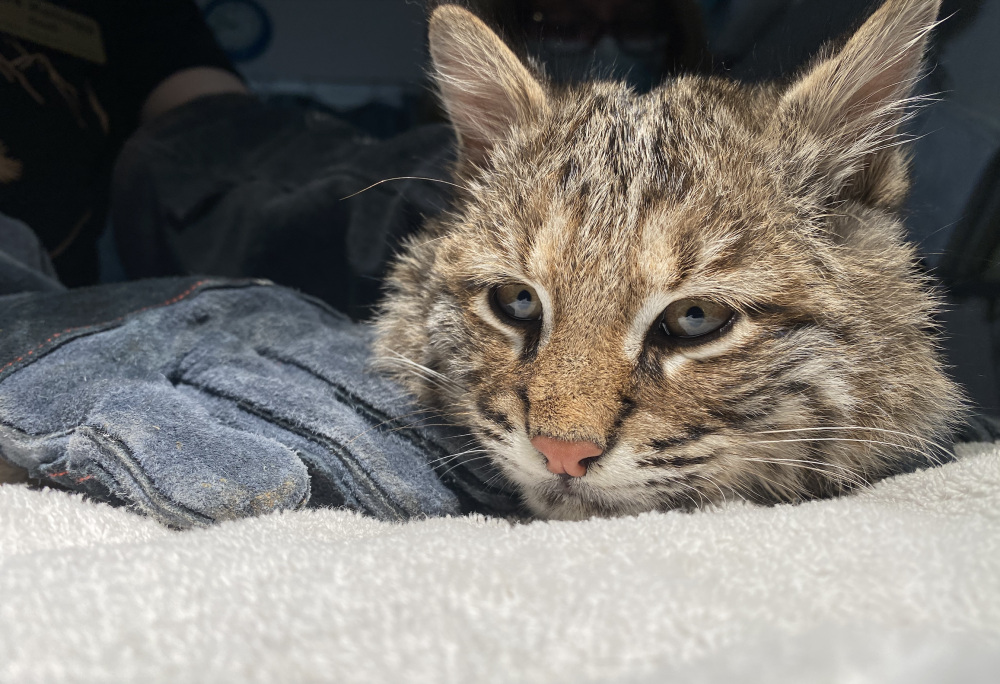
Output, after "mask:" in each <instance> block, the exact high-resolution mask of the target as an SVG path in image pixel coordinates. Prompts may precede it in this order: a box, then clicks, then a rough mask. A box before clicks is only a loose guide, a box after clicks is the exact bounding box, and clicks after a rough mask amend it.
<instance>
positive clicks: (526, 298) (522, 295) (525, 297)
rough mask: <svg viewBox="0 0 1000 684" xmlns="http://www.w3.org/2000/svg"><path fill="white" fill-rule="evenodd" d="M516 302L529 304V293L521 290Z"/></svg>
mask: <svg viewBox="0 0 1000 684" xmlns="http://www.w3.org/2000/svg"><path fill="white" fill-rule="evenodd" d="M517 301H519V302H530V301H531V293H530V292H528V291H527V290H521V291H520V292H518V293H517Z"/></svg>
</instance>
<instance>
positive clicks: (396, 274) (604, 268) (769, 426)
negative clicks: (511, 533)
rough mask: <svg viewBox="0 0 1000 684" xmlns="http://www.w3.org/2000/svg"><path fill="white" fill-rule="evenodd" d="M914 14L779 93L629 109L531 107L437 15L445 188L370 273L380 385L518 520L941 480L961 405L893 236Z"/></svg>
mask: <svg viewBox="0 0 1000 684" xmlns="http://www.w3.org/2000/svg"><path fill="white" fill-rule="evenodd" d="M938 2H939V0H889V2H887V3H886V4H885V5H883V6H882V7H881V8H880V9H879V10H878V11H876V12H875V14H874V15H872V17H871V18H870V19H869V20H868V21H867V22H866V23H865V24H864V25H863V26H862V27H861V28H860V29H859V31H858V32H857V33H856V34H855V35H854V36H853V37H852V38H851V39H850V40H849V41H847V42H846V44H844V45H843V46H842V47H841V48H840V49H836V50H833V49H831V50H828V51H827V52H826V53H825V54H824V55H823V56H821V57H820V58H818V59H817V61H816V62H815V63H814V64H813V65H812V67H811V68H809V69H808V70H807V71H806V72H805V73H803V74H802V75H800V76H799V78H798V79H797V80H793V81H792V82H791V83H790V84H785V85H781V86H779V85H771V86H766V87H760V86H755V87H748V86H744V85H740V84H738V83H733V82H729V81H725V80H720V79H714V78H696V77H683V78H678V79H676V80H673V81H671V82H668V83H666V84H664V85H663V86H661V87H659V88H658V89H656V90H654V91H652V92H650V93H648V94H644V95H637V94H635V93H633V92H632V91H630V90H629V89H628V88H627V87H626V86H623V85H621V84H618V83H612V82H600V81H595V82H591V83H587V84H584V85H581V86H575V87H573V88H570V89H556V88H554V87H551V86H549V85H548V84H547V83H546V82H545V81H544V79H543V78H542V77H540V76H539V75H537V74H535V73H533V72H532V71H531V70H529V68H528V67H526V66H525V65H524V64H522V63H521V62H520V61H519V60H518V59H517V58H516V57H515V56H514V55H513V53H512V52H511V51H510V50H509V49H508V48H507V47H506V46H505V45H504V44H503V43H502V42H501V41H500V39H499V38H497V36H496V35H495V34H493V33H492V32H491V31H490V30H489V29H488V28H487V27H486V26H485V25H484V24H483V23H482V22H480V21H479V20H478V19H476V18H475V17H474V16H473V15H471V14H470V13H469V12H467V11H465V10H463V9H461V8H458V7H456V6H451V5H445V6H442V7H439V8H438V9H437V10H435V12H434V14H433V16H432V18H431V24H430V45H431V52H432V56H433V59H434V64H435V69H436V74H437V79H438V83H439V87H440V89H441V94H442V99H443V101H444V103H445V106H446V107H447V109H448V112H449V115H450V117H451V120H452V122H453V124H454V126H455V130H456V132H457V134H458V139H459V149H460V158H459V161H458V162H457V165H456V172H455V183H456V184H457V185H459V186H461V190H460V191H459V195H458V198H457V199H456V201H455V204H454V206H453V208H452V210H451V211H450V213H448V214H446V215H445V216H443V217H441V218H438V219H435V220H433V221H431V222H430V223H429V224H428V225H427V226H426V227H425V230H424V231H423V232H422V234H420V235H419V236H417V237H416V238H415V239H413V240H412V241H411V242H410V243H409V244H408V245H407V246H406V248H405V250H404V251H403V253H402V254H401V256H400V257H399V259H398V261H397V262H396V264H395V266H394V269H393V271H392V273H391V277H390V279H389V292H388V295H387V298H386V300H385V302H384V305H383V310H382V313H381V315H380V318H379V319H378V322H377V327H378V333H379V336H378V341H377V345H376V355H377V357H378V359H379V361H380V363H381V364H382V365H383V367H385V368H387V369H389V370H390V371H392V372H393V373H395V374H396V375H397V376H398V377H399V378H400V379H401V380H403V381H404V382H405V383H406V384H407V385H408V386H409V387H410V388H411V389H412V391H413V392H415V393H416V394H417V395H418V397H419V398H420V399H421V400H422V401H423V402H425V403H426V404H427V405H428V406H431V407H433V408H434V409H436V410H438V411H440V412H441V413H442V414H444V415H445V416H446V417H447V418H448V419H449V420H450V421H452V422H454V423H457V424H458V425H461V426H463V427H464V428H467V429H468V430H469V431H470V432H471V434H473V435H474V436H475V438H476V440H477V441H478V443H479V446H480V447H481V452H482V453H485V454H486V455H488V457H489V458H490V459H491V460H492V461H493V462H494V464H495V465H496V466H497V467H498V468H499V470H500V471H501V472H502V473H503V476H504V477H505V478H506V479H507V480H508V481H509V483H510V484H511V485H512V486H513V487H515V488H516V490H517V491H518V492H519V493H520V495H521V496H522V497H523V500H524V502H525V504H526V506H527V507H528V508H529V509H530V510H531V512H532V513H533V514H535V515H538V516H541V517H547V518H562V519H579V518H586V517H589V516H592V515H623V514H634V513H639V512H642V511H649V510H664V509H671V508H677V507H691V506H701V505H706V504H713V503H720V502H723V501H727V500H733V499H737V500H738V499H745V500H748V501H753V502H760V503H773V502H782V501H800V500H803V499H807V498H813V497H820V496H830V495H836V494H839V493H842V492H845V491H848V490H850V489H852V488H856V487H858V486H864V485H866V484H868V483H870V482H872V481H874V480H876V479H878V478H882V477H885V476H887V475H889V474H892V473H895V472H900V471H902V470H906V469H909V468H912V467H914V466H916V465H924V464H928V463H931V462H933V461H934V459H935V458H938V457H941V456H942V451H943V450H942V449H941V447H940V446H938V444H939V441H940V440H941V439H942V437H943V436H944V435H945V434H946V433H947V430H948V427H949V425H950V424H951V423H952V422H953V420H954V419H955V416H956V412H957V411H958V410H959V408H960V406H961V397H960V392H959V390H958V389H957V388H956V387H955V386H954V385H953V384H952V383H951V381H949V380H948V378H947V377H946V376H945V374H944V373H943V371H942V366H941V362H940V360H939V358H938V354H937V351H936V348H935V342H934V336H933V335H934V333H933V326H932V317H933V314H934V310H935V306H936V302H935V300H934V297H933V296H932V294H930V293H929V290H928V286H927V283H926V282H925V280H924V279H923V278H922V277H921V276H920V275H919V274H918V272H917V271H916V270H915V268H914V262H915V254H914V251H913V249H912V248H911V247H910V246H909V245H907V244H906V243H905V242H904V240H903V237H902V236H903V229H902V227H901V225H900V223H899V221H898V219H897V217H896V215H895V213H894V212H895V211H896V210H897V209H898V207H899V205H900V202H901V201H902V199H903V198H904V195H905V192H906V190H907V185H908V180H907V174H906V157H905V152H904V150H903V149H902V148H901V147H900V145H899V142H900V138H899V133H898V128H899V125H900V124H901V122H902V120H903V119H904V118H905V117H906V116H908V114H907V112H908V111H909V105H910V104H911V101H910V100H909V99H908V98H909V91H910V88H911V85H912V82H913V80H914V79H915V78H916V77H917V75H918V74H919V69H920V62H921V57H922V53H923V50H924V44H925V41H926V38H927V34H928V32H929V30H930V28H931V26H932V24H933V22H934V19H935V16H936V14H937V10H938ZM474 457H476V456H470V458H474Z"/></svg>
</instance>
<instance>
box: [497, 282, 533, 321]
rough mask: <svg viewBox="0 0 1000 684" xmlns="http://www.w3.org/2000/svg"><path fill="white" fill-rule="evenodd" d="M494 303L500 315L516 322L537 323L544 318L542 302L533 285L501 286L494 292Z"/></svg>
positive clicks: (510, 284)
mask: <svg viewBox="0 0 1000 684" xmlns="http://www.w3.org/2000/svg"><path fill="white" fill-rule="evenodd" d="M493 301H494V302H495V303H496V306H497V309H499V311H500V313H502V314H504V315H505V316H507V317H508V318H512V319H514V320H515V321H537V320H538V319H540V318H541V317H542V302H541V300H540V299H539V298H538V293H537V292H535V288H533V287H532V286H531V285H525V284H524V283H509V284H507V285H501V286H500V287H498V288H497V289H496V290H494V291H493Z"/></svg>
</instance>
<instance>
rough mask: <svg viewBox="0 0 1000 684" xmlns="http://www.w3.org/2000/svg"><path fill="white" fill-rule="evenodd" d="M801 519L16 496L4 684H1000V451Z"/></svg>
mask: <svg viewBox="0 0 1000 684" xmlns="http://www.w3.org/2000/svg"><path fill="white" fill-rule="evenodd" d="M960 454H961V456H962V459H961V460H959V461H958V462H956V463H952V464H949V465H947V466H945V467H942V468H937V469H933V470H929V471H925V472H920V473H915V474H912V475H905V476H901V477H897V478H894V479H891V480H888V481H885V482H883V483H881V484H879V485H877V486H876V487H875V488H874V489H872V490H869V491H865V492H862V493H860V494H858V495H855V496H851V497H846V498H842V499H837V500H831V501H818V502H813V503H808V504H804V505H800V506H778V507H774V508H760V507H754V506H746V505H732V506H728V507H726V508H725V509H722V510H715V511H703V512H698V513H694V514H685V513H669V514H651V515H642V516H639V517H637V518H629V519H619V520H590V521H587V522H580V523H534V524H530V525H515V526H511V525H508V524H507V523H506V522H502V521H497V520H487V519H482V518H461V519H435V520H426V521H422V522H415V523H409V524H405V525H393V524H387V523H379V522H375V521H372V520H368V519H364V518H361V517H358V516H355V515H352V514H349V513H345V512H338V511H332V510H320V511H304V512H297V513H290V514H281V515H273V516H269V517H264V518H257V519H252V520H243V521H239V522H233V523H224V524H222V525H219V526H217V527H214V528H212V529H208V530H200V531H190V532H172V531H169V530H167V529H164V528H162V527H159V526H158V525H157V524H156V523H153V522H152V521H150V520H147V519H144V518H141V517H139V516H136V515H133V514H131V513H128V512H126V511H124V510H117V509H113V508H110V507H108V506H105V505H100V504H93V503H89V502H86V501H83V500H81V499H80V498H78V497H75V496H71V495H67V494H63V493H60V492H54V491H31V490H28V489H26V488H24V487H22V486H15V485H7V486H2V487H0V681H2V682H17V683H18V684H28V683H31V682H241V683H242V682H338V683H348V682H366V683H372V682H586V681H604V682H673V681H677V682H685V683H701V682H760V683H764V682H768V683H771V682H796V683H800V682H845V683H846V682H851V683H855V682H879V683H884V682H894V683H895V682H899V683H900V684H902V683H904V682H905V683H906V684H915V683H919V682H963V684H969V683H978V682H984V683H985V682H990V683H995V682H998V681H1000V446H994V445H982V444H979V445H967V446H964V447H960Z"/></svg>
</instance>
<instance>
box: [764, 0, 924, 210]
mask: <svg viewBox="0 0 1000 684" xmlns="http://www.w3.org/2000/svg"><path fill="white" fill-rule="evenodd" d="M940 5H941V0H887V2H885V3H884V4H883V5H882V6H881V7H880V8H879V9H878V10H877V11H876V12H875V13H874V14H872V16H871V17H869V19H868V21H866V22H865V23H864V25H863V26H862V27H861V28H860V29H858V31H857V33H855V34H854V35H853V36H852V37H851V39H850V40H849V41H848V42H847V44H846V45H845V46H844V47H843V48H842V49H841V50H840V51H839V52H837V53H836V54H834V55H833V56H831V57H828V58H826V59H823V60H821V61H819V62H818V63H817V64H816V65H814V66H813V67H812V68H811V69H810V70H809V71H808V72H807V73H806V74H805V75H804V76H803V77H802V78H800V79H799V80H798V81H797V82H796V83H794V84H793V85H792V86H791V87H790V88H789V89H788V91H787V92H786V93H785V94H784V96H783V99H782V103H781V108H780V110H779V111H780V112H781V113H782V114H783V116H782V117H780V118H782V119H785V121H787V119H788V117H790V118H792V119H793V120H794V121H795V123H796V124H797V125H798V126H799V127H801V126H803V125H804V126H805V127H806V128H807V130H809V132H810V133H812V134H813V135H814V136H815V139H816V140H817V141H820V144H819V148H820V149H816V150H815V151H816V152H819V153H820V154H818V155H817V157H819V158H822V159H823V160H824V162H823V163H822V164H821V168H818V169H817V175H821V176H823V177H824V178H825V179H826V180H827V181H828V182H829V186H828V189H829V190H831V191H832V193H833V194H838V193H839V194H843V191H845V190H846V191H847V192H849V193H851V194H853V195H854V196H855V197H856V198H857V199H861V200H868V201H873V202H876V203H880V202H887V203H889V204H894V203H896V202H898V201H901V200H902V196H903V195H905V191H906V186H907V185H908V180H907V177H906V171H905V163H904V160H903V157H902V155H901V154H900V153H899V150H898V149H897V146H896V145H895V143H897V142H899V137H898V128H899V124H900V123H902V121H903V120H904V119H905V118H906V117H907V111H908V105H910V104H912V100H911V99H910V93H911V91H912V89H913V85H914V83H915V82H916V80H917V79H918V78H919V76H920V68H921V64H922V59H923V54H924V49H925V47H926V45H927V37H928V34H929V33H930V32H931V29H933V28H934V26H935V18H936V17H937V14H938V10H939V8H940ZM883 152H885V154H883ZM859 174H860V175H859Z"/></svg>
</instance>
